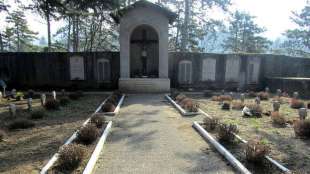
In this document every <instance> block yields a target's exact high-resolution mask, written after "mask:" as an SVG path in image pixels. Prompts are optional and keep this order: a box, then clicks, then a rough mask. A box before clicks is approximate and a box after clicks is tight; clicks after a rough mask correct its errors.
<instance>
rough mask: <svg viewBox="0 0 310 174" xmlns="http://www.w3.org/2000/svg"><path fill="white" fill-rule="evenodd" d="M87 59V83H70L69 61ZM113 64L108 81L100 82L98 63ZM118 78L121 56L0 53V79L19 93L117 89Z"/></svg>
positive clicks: (104, 54) (99, 53) (85, 67)
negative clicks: (29, 89) (33, 90)
mask: <svg viewBox="0 0 310 174" xmlns="http://www.w3.org/2000/svg"><path fill="white" fill-rule="evenodd" d="M73 56H81V57H83V58H84V76H85V80H71V79H70V57H73ZM100 59H107V60H109V62H110V66H111V67H110V68H111V70H112V71H111V78H110V80H109V81H99V80H98V70H97V67H98V66H97V61H98V60H100ZM118 77H119V53H118V52H95V53H63V52H61V53H0V79H4V80H5V81H6V82H7V83H8V87H12V86H14V87H15V88H18V89H27V88H42V89H43V88H44V89H47V88H49V87H53V88H54V89H57V88H68V89H83V88H88V89H115V88H117V84H118Z"/></svg>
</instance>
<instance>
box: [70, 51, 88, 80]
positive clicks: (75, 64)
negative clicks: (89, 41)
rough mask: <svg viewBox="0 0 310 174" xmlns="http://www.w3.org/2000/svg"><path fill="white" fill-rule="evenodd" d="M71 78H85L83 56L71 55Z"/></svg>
mask: <svg viewBox="0 0 310 174" xmlns="http://www.w3.org/2000/svg"><path fill="white" fill-rule="evenodd" d="M70 79H71V80H85V75H84V58H83V57H80V56H74V57H70Z"/></svg>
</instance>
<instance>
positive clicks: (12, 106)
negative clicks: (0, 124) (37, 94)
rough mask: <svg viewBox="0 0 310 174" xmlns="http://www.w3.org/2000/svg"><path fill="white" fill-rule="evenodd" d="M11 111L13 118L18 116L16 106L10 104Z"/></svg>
mask: <svg viewBox="0 0 310 174" xmlns="http://www.w3.org/2000/svg"><path fill="white" fill-rule="evenodd" d="M9 111H10V115H11V117H15V116H16V105H15V104H12V103H10V104H9Z"/></svg>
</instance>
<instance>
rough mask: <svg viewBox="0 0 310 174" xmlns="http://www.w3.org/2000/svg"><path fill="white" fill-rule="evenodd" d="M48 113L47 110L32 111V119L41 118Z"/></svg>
mask: <svg viewBox="0 0 310 174" xmlns="http://www.w3.org/2000/svg"><path fill="white" fill-rule="evenodd" d="M45 115H46V113H45V110H43V109H38V110H34V111H32V112H31V115H30V118H31V119H41V118H43V117H44V116H45Z"/></svg>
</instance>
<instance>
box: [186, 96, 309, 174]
mask: <svg viewBox="0 0 310 174" xmlns="http://www.w3.org/2000/svg"><path fill="white" fill-rule="evenodd" d="M192 97H194V98H196V99H197V100H198V101H199V102H200V106H201V108H202V109H203V110H204V111H205V112H206V113H208V114H209V115H211V116H213V117H218V118H220V119H221V121H222V122H224V123H233V124H236V125H238V128H239V131H240V132H239V135H240V136H241V137H242V138H244V139H246V140H249V139H251V138H256V137H261V138H264V139H266V140H267V141H268V142H269V144H270V146H271V148H272V151H271V157H272V158H274V159H276V160H277V161H280V162H281V163H282V164H284V166H286V167H288V168H289V169H291V170H293V171H295V172H297V173H303V174H305V173H310V140H304V139H300V138H296V137H295V134H294V130H293V128H292V127H284V128H282V127H279V126H276V125H274V124H273V123H272V120H271V118H270V117H267V116H263V117H262V118H246V117H242V113H241V111H237V110H230V111H224V110H221V108H220V105H219V103H218V102H215V101H211V100H210V99H207V98H204V97H197V96H196V97H195V96H192ZM286 101H288V100H286ZM306 102H309V101H306ZM246 103H254V99H247V100H246ZM261 105H262V107H263V109H264V110H265V111H272V103H271V100H269V101H262V103H261ZM280 113H281V114H283V115H285V117H286V119H288V120H294V119H298V110H296V109H292V108H290V106H289V104H288V102H286V103H285V104H282V105H281V108H280ZM202 119H203V118H201V120H202Z"/></svg>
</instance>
